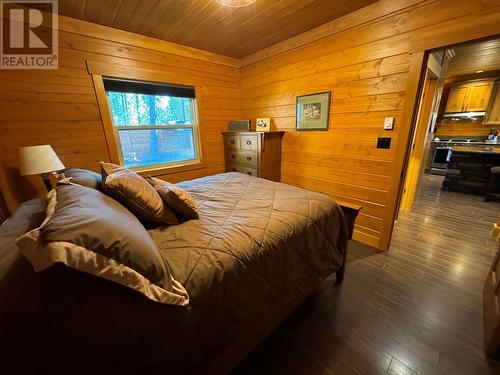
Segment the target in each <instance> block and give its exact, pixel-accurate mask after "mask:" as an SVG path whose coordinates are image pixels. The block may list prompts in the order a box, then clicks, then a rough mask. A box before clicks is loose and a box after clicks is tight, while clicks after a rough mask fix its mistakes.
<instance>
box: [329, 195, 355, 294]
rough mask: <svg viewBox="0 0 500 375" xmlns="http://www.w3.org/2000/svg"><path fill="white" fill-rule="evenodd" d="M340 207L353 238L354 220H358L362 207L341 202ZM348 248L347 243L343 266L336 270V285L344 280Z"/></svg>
mask: <svg viewBox="0 0 500 375" xmlns="http://www.w3.org/2000/svg"><path fill="white" fill-rule="evenodd" d="M340 208H342V212H343V213H344V216H345V218H346V221H347V228H348V234H349V236H348V239H349V240H351V239H352V234H353V233H354V222H355V221H356V217H357V216H358V214H359V211H360V210H361V207H356V208H354V207H348V206H344V205H342V204H341V205H340ZM347 248H348V246H347V245H346V248H345V251H344V259H343V261H342V266H340V268H339V269H338V270H337V272H335V285H339V284H340V283H342V281H343V280H344V272H345V264H346V261H347Z"/></svg>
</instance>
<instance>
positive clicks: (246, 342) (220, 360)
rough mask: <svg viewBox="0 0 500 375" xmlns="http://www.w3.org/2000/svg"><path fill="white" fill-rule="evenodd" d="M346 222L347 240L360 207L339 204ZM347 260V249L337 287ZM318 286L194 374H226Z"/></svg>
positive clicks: (256, 326) (337, 278) (336, 276)
mask: <svg viewBox="0 0 500 375" xmlns="http://www.w3.org/2000/svg"><path fill="white" fill-rule="evenodd" d="M340 207H341V208H342V211H343V212H344V216H345V218H346V221H347V226H348V231H349V239H352V235H353V232H354V222H355V220H356V217H357V216H358V214H359V211H360V209H361V207H353V206H347V205H343V204H340ZM346 258H347V248H346V250H345V254H344V260H343V262H342V265H341V266H340V268H339V269H338V270H337V271H336V272H335V285H339V284H340V283H342V281H343V280H344V271H345V265H346ZM318 287H319V285H317V286H315V287H314V288H311V289H310V290H308V291H307V292H306V293H304V294H303V295H301V296H300V297H299V298H297V299H295V300H294V301H293V302H292V303H290V304H289V305H287V306H286V307H285V308H283V309H282V310H280V311H277V312H276V313H275V314H273V315H272V316H271V317H269V319H267V320H262V321H261V322H259V323H257V324H256V325H255V326H253V327H252V328H251V329H249V330H248V331H247V332H246V333H245V334H244V335H242V336H240V338H239V339H237V340H235V341H234V342H233V343H232V344H231V345H229V346H228V347H226V348H225V349H224V350H222V351H221V352H220V353H219V354H218V355H217V356H215V357H214V358H212V359H210V360H209V361H208V362H206V363H204V364H202V365H201V366H200V367H199V369H198V370H197V371H196V373H201V374H228V373H230V372H231V370H233V369H234V368H236V366H237V365H238V364H239V363H240V362H241V361H242V360H243V359H244V358H245V357H246V356H247V355H248V354H249V353H250V352H251V351H252V350H253V349H254V348H256V347H257V346H258V345H259V344H260V343H261V342H262V341H263V340H264V339H265V338H266V337H267V336H269V335H270V334H271V333H272V332H273V331H274V330H275V329H276V328H277V327H278V326H279V325H280V324H281V323H282V322H283V321H284V320H285V319H286V318H287V317H288V316H289V315H290V314H291V313H292V312H293V311H294V310H295V309H296V308H297V307H298V306H300V305H301V304H302V303H303V302H304V301H305V300H306V299H307V298H308V297H309V296H310V295H311V294H312V293H314V291H315V290H316V289H317V288H318Z"/></svg>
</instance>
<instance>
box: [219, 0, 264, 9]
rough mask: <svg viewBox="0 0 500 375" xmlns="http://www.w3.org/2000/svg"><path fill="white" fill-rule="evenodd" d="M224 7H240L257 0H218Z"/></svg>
mask: <svg viewBox="0 0 500 375" xmlns="http://www.w3.org/2000/svg"><path fill="white" fill-rule="evenodd" d="M216 1H217V2H218V3H219V4H220V5H222V6H224V7H231V8H240V7H246V6H247V5H251V4H253V3H255V2H256V1H257V0H216Z"/></svg>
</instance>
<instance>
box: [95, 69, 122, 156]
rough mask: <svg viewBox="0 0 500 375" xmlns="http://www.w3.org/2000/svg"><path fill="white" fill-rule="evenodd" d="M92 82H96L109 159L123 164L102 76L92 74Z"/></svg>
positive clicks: (96, 92) (98, 104)
mask: <svg viewBox="0 0 500 375" xmlns="http://www.w3.org/2000/svg"><path fill="white" fill-rule="evenodd" d="M92 81H93V82H94V89H95V94H96V98H97V106H98V107H99V113H100V115H101V122H102V127H103V130H104V137H105V138H106V145H107V146H108V154H109V159H110V161H111V162H112V163H115V164H121V163H120V153H119V151H118V146H117V143H116V135H115V129H114V128H113V120H112V119H111V112H110V109H109V103H108V97H107V96H106V90H105V89H104V82H103V80H102V76H101V75H97V74H92Z"/></svg>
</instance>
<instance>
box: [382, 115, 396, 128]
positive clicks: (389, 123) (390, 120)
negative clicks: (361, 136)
mask: <svg viewBox="0 0 500 375" xmlns="http://www.w3.org/2000/svg"><path fill="white" fill-rule="evenodd" d="M393 128H394V117H386V118H385V120H384V129H385V130H392V129H393Z"/></svg>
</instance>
